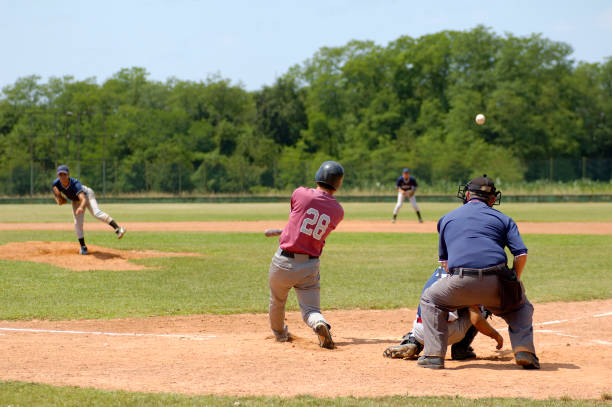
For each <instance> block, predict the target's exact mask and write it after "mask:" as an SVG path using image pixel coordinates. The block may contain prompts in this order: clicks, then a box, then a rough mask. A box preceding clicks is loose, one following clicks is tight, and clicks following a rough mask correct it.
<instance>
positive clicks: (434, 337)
mask: <svg viewBox="0 0 612 407" xmlns="http://www.w3.org/2000/svg"><path fill="white" fill-rule="evenodd" d="M499 284H500V283H499V278H498V277H497V275H495V274H486V275H483V276H482V279H480V278H479V277H478V276H471V275H464V276H459V275H457V274H454V275H452V276H448V277H447V278H442V279H440V280H439V281H438V282H437V283H436V284H433V285H432V286H431V287H429V288H428V289H427V290H425V292H424V293H423V295H422V296H421V319H422V320H423V328H424V340H425V344H424V348H423V355H425V356H438V357H442V358H444V356H445V355H446V347H447V345H448V323H447V319H448V312H449V311H454V310H456V309H457V308H463V307H468V306H470V305H475V304H480V305H482V306H484V307H485V308H487V309H488V310H489V311H491V312H492V313H493V314H495V315H497V316H500V317H501V318H503V319H504V320H505V321H506V323H507V324H508V332H509V334H510V344H511V345H512V351H513V352H514V353H516V352H520V351H527V352H532V353H533V354H535V346H534V344H533V326H532V317H533V306H532V305H531V303H530V302H529V301H528V300H527V298H526V297H525V296H523V298H524V300H523V302H522V303H521V305H520V307H519V308H518V309H517V310H516V311H513V312H509V313H505V314H501V309H500V305H501V300H500V297H499Z"/></svg>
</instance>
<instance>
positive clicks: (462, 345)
mask: <svg viewBox="0 0 612 407" xmlns="http://www.w3.org/2000/svg"><path fill="white" fill-rule="evenodd" d="M477 333H478V330H477V329H476V327H475V326H474V325H472V326H470V328H469V329H468V330H467V332H466V333H465V336H464V337H463V339H462V340H460V341H459V342H457V343H454V344H453V345H451V357H452V359H453V360H465V359H472V358H475V357H476V354H475V353H474V349H472V347H471V346H470V345H471V344H472V342H473V341H474V338H475V337H476V334H477Z"/></svg>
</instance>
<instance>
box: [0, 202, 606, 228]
mask: <svg viewBox="0 0 612 407" xmlns="http://www.w3.org/2000/svg"><path fill="white" fill-rule="evenodd" d="M417 201H418V199H417ZM98 203H99V204H100V208H101V209H102V210H104V211H105V212H107V213H108V214H110V215H111V216H112V217H114V218H115V219H117V221H118V222H184V221H246V220H286V219H287V216H288V213H289V199H287V203H233V204H232V203H228V204H208V203H201V204H200V203H193V204H186V203H176V204H134V203H131V204H105V203H104V200H100V201H99V202H98ZM419 205H420V209H421V213H422V214H423V217H424V219H425V220H430V221H437V220H438V219H439V218H440V217H441V216H442V215H444V214H445V213H446V212H448V211H451V210H453V209H455V208H457V207H458V206H459V205H460V202H459V201H457V203H456V204H454V203H420V204H419ZM342 206H343V207H344V210H345V219H347V220H348V219H361V220H377V219H382V220H390V219H391V213H392V212H393V208H394V207H395V204H394V203H357V202H347V203H343V204H342ZM495 208H496V209H499V210H501V211H502V212H504V213H505V214H507V215H509V216H511V217H512V218H514V220H515V221H517V222H521V221H523V222H527V221H529V222H610V221H612V202H598V203H507V204H506V203H503V204H502V205H500V206H496V207H495ZM399 218H400V219H409V220H416V215H415V213H414V211H413V209H412V207H411V206H410V203H408V202H406V203H404V206H403V207H402V209H401V211H400V214H399ZM85 219H86V220H87V221H96V220H95V219H93V217H92V216H91V215H86V217H85ZM1 222H69V223H71V222H72V211H71V209H70V207H69V206H62V207H58V206H57V205H55V204H48V205H46V204H44V205H35V204H10V205H0V223H1Z"/></svg>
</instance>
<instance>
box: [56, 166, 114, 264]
mask: <svg viewBox="0 0 612 407" xmlns="http://www.w3.org/2000/svg"><path fill="white" fill-rule="evenodd" d="M52 189H53V197H54V198H55V202H57V204H58V205H60V206H61V205H63V204H65V203H66V202H67V201H66V198H67V199H69V200H70V201H72V214H73V217H74V231H75V233H76V235H77V239H79V243H80V244H81V249H80V250H79V253H80V254H87V246H86V245H85V237H84V233H83V221H84V219H85V208H87V209H88V210H89V212H90V213H91V214H92V215H93V216H95V217H96V218H97V219H99V220H101V221H102V222H104V223H107V224H109V225H110V226H111V227H112V228H113V229H115V234H116V235H117V238H118V239H121V238H122V237H123V235H125V232H126V230H125V228H123V227H121V226H119V225H117V223H116V222H115V221H114V220H113V218H111V217H110V216H109V215H107V214H106V213H104V212H103V211H102V210H101V209H100V208H98V202H97V201H96V196H95V194H94V191H93V189H91V188H88V187H86V186H85V185H83V184H81V183H80V182H79V180H77V179H75V178H72V177H71V176H70V170H69V169H68V166H66V165H60V166H59V167H57V178H56V179H55V181H53V186H52ZM64 197H66V198H64Z"/></svg>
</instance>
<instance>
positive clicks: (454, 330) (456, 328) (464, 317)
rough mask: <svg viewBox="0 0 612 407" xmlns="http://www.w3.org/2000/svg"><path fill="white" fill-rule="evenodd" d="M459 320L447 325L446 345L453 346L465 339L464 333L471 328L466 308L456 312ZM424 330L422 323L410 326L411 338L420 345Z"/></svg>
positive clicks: (468, 312)
mask: <svg viewBox="0 0 612 407" xmlns="http://www.w3.org/2000/svg"><path fill="white" fill-rule="evenodd" d="M458 314H459V318H458V319H455V320H454V321H451V322H449V323H448V345H453V344H455V343H457V342H459V341H461V340H462V339H463V338H464V337H465V333H466V332H467V331H468V329H470V327H471V326H472V322H471V321H470V311H469V310H468V309H467V308H462V309H460V310H459V311H458ZM424 331H425V329H424V327H423V324H422V323H419V322H416V321H415V322H414V325H413V326H412V336H414V337H415V338H416V340H417V341H419V342H420V343H421V345H422V344H423V343H424V342H425V341H424V337H425V332H424Z"/></svg>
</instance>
